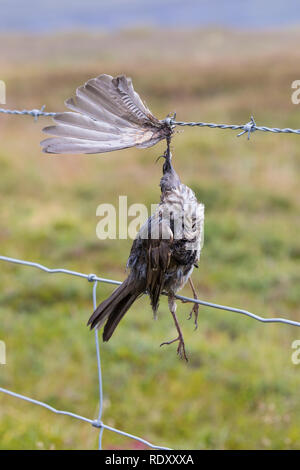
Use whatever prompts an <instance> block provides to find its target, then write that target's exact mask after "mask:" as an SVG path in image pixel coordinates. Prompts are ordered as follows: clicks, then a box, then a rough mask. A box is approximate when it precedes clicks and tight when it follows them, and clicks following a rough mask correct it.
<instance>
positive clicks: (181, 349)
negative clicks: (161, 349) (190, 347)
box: [160, 334, 188, 362]
mask: <svg viewBox="0 0 300 470" xmlns="http://www.w3.org/2000/svg"><path fill="white" fill-rule="evenodd" d="M176 341H178V342H179V344H178V347H177V354H178V356H180V359H184V360H185V361H186V362H188V358H187V354H186V350H185V344H184V340H183V336H182V334H179V336H177V338H175V339H172V340H171V341H164V342H163V343H161V344H160V346H164V345H169V344H173V343H176Z"/></svg>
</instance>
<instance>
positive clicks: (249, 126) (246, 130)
mask: <svg viewBox="0 0 300 470" xmlns="http://www.w3.org/2000/svg"><path fill="white" fill-rule="evenodd" d="M44 109H45V105H44V106H42V107H41V109H22V110H18V109H5V108H0V113H4V114H15V115H22V116H26V115H27V116H32V117H34V120H35V121H37V119H38V118H39V117H40V116H46V117H49V116H50V117H54V116H56V115H57V114H59V113H48V112H46V111H44ZM164 121H165V122H167V123H168V124H169V125H171V126H181V127H183V126H188V127H209V128H211V129H230V130H233V131H237V130H241V131H242V132H240V133H239V134H238V135H237V137H240V136H242V135H244V134H247V135H248V140H249V139H250V135H251V133H252V132H255V131H261V132H273V133H274V134H300V129H291V128H290V127H285V128H282V129H281V128H279V127H267V126H257V125H256V122H255V120H254V117H253V116H251V119H250V121H249V122H247V123H246V124H216V123H214V122H202V121H199V122H195V121H189V122H185V121H176V120H175V119H173V118H171V117H167V118H165V119H164Z"/></svg>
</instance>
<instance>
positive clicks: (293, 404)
mask: <svg viewBox="0 0 300 470" xmlns="http://www.w3.org/2000/svg"><path fill="white" fill-rule="evenodd" d="M136 34H137V33H136ZM161 34H162V33H161ZM172 34H175V33H172ZM180 34H183V33H178V35H177V36H178V38H180ZM203 34H204V33H201V34H200V32H195V33H194V35H195V36H194V39H195V41H196V43H195V44H194V42H193V44H194V48H192V47H190V48H189V47H188V46H189V45H191V44H190V43H189V41H192V38H193V35H192V34H191V36H189V35H187V37H185V41H186V45H187V47H186V50H182V49H181V48H180V47H179V46H178V47H179V48H178V50H177V53H175V51H174V50H173V49H172V57H171V58H170V59H169V60H168V61H166V50H167V46H168V40H169V39H168V38H166V37H164V42H163V47H162V50H161V51H159V50H158V52H157V54H156V57H155V60H154V59H153V57H152V56H151V57H152V58H151V57H150V55H151V54H150V45H151V44H153V45H155V44H157V41H158V39H157V34H152V33H151V32H145V33H144V35H143V33H142V32H140V33H139V35H140V36H139V38H138V40H137V39H136V38H135V34H134V33H132V35H130V34H129V33H123V36H122V34H120V35H117V36H114V37H113V44H114V46H113V47H112V46H110V48H109V49H108V50H105V48H104V46H103V45H101V44H102V43H101V41H102V39H101V38H102V37H101V36H99V38H98V39H97V37H96V38H95V37H94V36H91V37H89V36H83V39H82V46H81V41H79V43H78V44H77V46H78V49H77V50H76V52H74V51H73V49H72V44H70V38H69V37H68V36H67V37H66V39H65V41H62V38H51V37H43V38H41V43H39V44H43V47H44V48H45V51H47V50H48V49H47V48H50V45H51V48H50V49H51V50H52V49H53V46H54V45H55V44H56V45H58V44H59V45H60V47H57V48H56V49H55V48H54V51H55V53H54V56H53V57H52V58H49V59H48V57H47V54H44V55H43V54H41V53H40V49H39V47H40V45H36V49H33V50H34V53H33V54H32V57H31V60H32V64H31V67H29V64H28V66H27V67H26V66H24V69H23V70H22V73H20V69H19V68H17V67H16V62H15V60H16V57H15V56H14V55H13V52H14V51H15V54H17V53H18V54H19V55H21V56H22V53H21V52H22V47H23V45H22V38H19V39H15V38H13V37H10V38H8V40H7V43H6V44H7V50H8V51H11V56H10V57H11V58H9V55H8V53H7V58H6V62H5V64H6V65H5V67H3V69H2V71H1V73H2V74H3V77H1V79H5V80H6V82H7V90H8V100H7V105H8V107H17V108H23V107H30V108H35V107H39V106H40V105H41V104H43V103H46V104H47V108H48V110H49V111H52V110H53V111H55V110H58V109H63V100H64V99H65V98H67V97H68V96H69V95H71V94H72V93H73V91H74V90H75V88H76V86H78V85H79V84H81V83H82V82H84V81H85V80H87V79H88V78H90V77H91V76H95V75H97V74H100V73H102V72H108V73H114V74H115V73H121V72H126V73H127V74H129V75H130V76H132V78H133V80H134V83H135V86H136V88H137V89H138V90H139V92H140V93H141V95H142V96H143V97H144V98H145V99H146V100H147V103H148V105H149V106H150V108H151V109H152V110H153V112H154V113H155V114H156V115H157V116H159V117H164V116H165V115H166V114H167V113H168V112H170V111H172V110H174V109H176V110H177V115H178V119H180V120H181V119H183V120H193V119H197V120H205V121H215V122H226V123H227V122H228V123H241V122H247V120H248V119H249V115H250V114H251V113H252V112H253V113H254V115H255V117H256V120H257V122H258V124H262V125H264V124H265V125H274V126H278V127H286V126H293V127H297V128H298V127H299V122H300V121H299V109H300V108H299V107H297V106H295V105H292V103H291V101H290V92H291V89H290V85H291V82H292V81H293V80H295V79H296V78H297V77H298V75H297V74H298V66H297V63H298V62H297V61H298V56H297V54H298V52H297V50H296V48H295V51H294V52H293V49H291V48H290V47H289V45H290V41H291V38H292V33H291V32H290V33H289V34H288V35H287V36H286V37H285V36H284V35H283V33H282V34H281V35H279V34H278V36H277V35H275V36H274V34H273V33H270V35H269V36H268V35H266V36H265V37H264V41H263V42H262V41H261V38H260V37H258V38H254V37H253V38H252V42H251V44H253V41H256V40H257V42H258V43H260V44H261V43H263V47H262V48H261V49H260V48H255V47H252V48H251V51H246V53H245V54H246V55H245V54H244V49H243V50H242V46H238V45H237V44H236V43H237V42H239V41H237V33H232V34H231V33H229V32H226V33H221V32H220V33H219V34H221V35H222V34H224V35H225V36H226V40H227V41H229V43H228V42H227V46H226V47H225V42H224V43H222V42H221V43H218V44H219V45H218V46H216V47H211V48H210V49H209V55H208V56H206V55H205V53H207V44H206V45H205V44H203V45H202V42H201V41H200V39H203ZM216 34H217V33H216ZM240 34H241V37H240V39H241V42H242V43H243V41H244V39H245V37H244V36H243V35H242V33H240ZM245 34H246V33H245ZM247 34H248V33H247ZM293 34H295V38H296V37H298V36H297V35H298V33H296V32H295V33H293ZM207 35H208V36H207V37H209V38H210V37H213V32H207ZM177 36H176V37H177ZM204 37H206V36H205V35H204ZM247 37H248V36H247ZM120 38H121V39H120ZM285 38H288V39H287V40H286V42H285ZM171 39H172V38H170V41H171ZM297 40H298V39H295V41H294V44H297ZM26 41H27V42H26V43H24V51H25V48H26V50H27V45H28V44H27V43H28V42H29V43H30V41H31V39H30V38H27V39H26ZM197 41H198V42H197ZM143 42H144V43H145V44H146V46H147V47H146V49H145V50H146V51H147V53H146V57H148V55H149V60H146V59H145V60H144V62H143V61H142V55H141V54H142V52H141V43H143ZM179 42H180V41H179ZM30 44H31V43H30ZM126 44H127V46H128V48H130V50H131V58H130V60H129V61H127V62H126V61H125V59H124V57H123V56H122V53H121V52H120V50H121V51H122V50H123V49H126ZM220 44H221V45H220ZM228 44H230V47H228ZM89 45H90V51H91V52H90V55H88V56H86V50H89V47H88V46H89ZM96 45H98V46H99V47H98V48H97V47H96ZM118 46H120V49H119V47H118ZM196 46H197V47H196ZM279 46H280V47H279ZM153 47H154V46H153ZM69 48H70V50H71V49H72V51H73V52H72V54H73V55H71V58H69V60H67V57H68V50H69ZM169 50H170V48H169ZM254 50H256V53H253V51H254ZM278 50H279V52H278ZM16 51H17V52H16ZM187 51H188V52H187ZM222 51H223V52H224V54H222ZM276 51H277V52H276ZM24 54H25V52H24ZM25 56H26V54H25ZM47 122H49V121H48V120H47V119H44V120H43V119H42V118H41V119H40V120H39V122H38V123H34V122H33V120H32V119H31V118H29V117H10V116H5V117H4V116H3V117H1V119H0V137H1V149H0V169H1V170H0V197H1V209H2V210H1V218H0V245H1V250H0V251H1V254H3V255H6V256H12V257H19V258H22V259H25V260H31V261H35V262H40V263H44V264H46V265H47V266H49V267H64V268H67V269H74V270H78V271H81V272H85V273H91V272H93V273H97V274H98V275H100V276H104V277H109V278H114V279H118V280H122V279H124V278H125V270H124V268H125V264H126V260H127V256H128V253H129V250H130V245H131V240H116V241H113V240H104V241H101V240H98V239H97V238H96V234H95V230H96V225H97V222H98V219H97V217H96V208H97V206H98V204H100V203H102V202H109V203H113V204H117V202H118V197H119V195H127V196H128V204H131V203H134V202H139V203H146V204H147V206H148V207H150V205H151V204H152V203H156V202H157V201H158V199H159V187H158V183H159V178H160V175H161V163H157V164H155V159H156V158H157V156H158V155H160V154H161V153H162V151H163V148H164V144H159V145H158V146H157V147H155V148H152V149H149V150H137V149H133V150H126V151H123V152H116V153H114V154H111V155H106V156H99V157H96V156H89V157H86V156H82V157H81V156H77V157H72V156H68V157H51V156H46V155H44V154H42V153H41V151H40V147H39V141H40V140H41V139H42V137H43V136H42V133H41V129H42V127H43V125H44V124H45V123H47ZM235 135H236V133H235V132H233V131H229V130H227V131H226V130H224V131H222V130H211V129H186V130H185V131H184V132H180V133H178V134H177V135H176V136H175V137H174V139H173V153H174V162H175V166H176V169H177V170H178V173H179V174H180V176H181V178H182V180H183V181H184V182H185V183H186V184H189V185H190V186H191V187H192V188H193V189H194V191H195V192H196V194H197V196H198V198H199V199H200V200H201V201H202V202H204V204H205V206H206V222H205V244H204V248H203V253H202V257H201V262H200V265H199V269H198V270H195V274H194V276H193V277H194V283H195V285H196V287H197V290H198V291H199V294H200V297H201V298H202V299H204V300H208V301H213V302H217V303H223V304H226V305H231V306H234V307H241V308H245V309H247V310H250V311H252V312H254V313H257V314H260V315H263V316H265V317H271V316H281V317H286V318H290V319H294V320H298V321H300V307H299V305H300V291H299V280H300V274H299V257H300V242H299V235H298V234H299V230H300V220H299V176H298V172H299V168H300V163H299V162H300V150H299V148H300V147H299V137H297V136H291V135H273V134H272V135H268V134H259V133H258V132H257V133H255V134H253V135H252V137H251V140H250V142H248V141H247V139H246V138H243V137H241V138H239V139H236V137H235ZM0 285H1V289H0V318H1V322H0V340H5V342H6V345H7V365H6V366H0V368H1V370H0V372H1V376H0V385H1V386H2V387H6V388H9V389H11V390H13V391H15V392H18V393H22V394H25V395H28V396H30V397H33V398H36V399H38V400H43V401H45V402H47V403H48V404H50V405H52V406H54V407H57V408H60V409H65V410H68V411H72V412H75V413H78V414H81V415H83V416H87V417H90V418H94V417H96V416H97V406H98V389H97V370H96V356H95V346H94V338H93V334H92V333H90V332H89V330H88V329H87V328H86V321H87V319H88V317H89V315H90V314H91V312H92V286H91V284H89V283H88V282H87V281H85V280H81V279H76V278H72V277H68V276H64V275H49V274H46V273H41V272H39V271H37V270H35V269H33V268H26V267H21V266H13V265H10V264H6V263H1V265H0ZM112 289H113V286H108V285H99V287H98V300H99V301H100V300H101V299H104V298H105V296H107V295H109V293H110V292H111V291H112ZM184 293H185V294H187V295H190V292H189V290H188V289H187V288H186V289H185V290H184ZM189 309H190V306H189V305H183V304H180V303H179V305H178V315H179V318H180V321H181V324H182V327H183V331H184V335H185V340H186V344H187V350H188V354H189V358H190V361H189V363H188V364H186V363H184V362H182V361H180V360H179V359H178V358H177V357H176V346H175V345H173V346H169V347H165V348H159V344H160V343H161V342H162V341H164V340H167V339H171V338H172V335H173V334H174V333H175V332H174V327H173V323H172V320H171V317H170V314H169V312H168V308H167V304H166V299H165V298H162V299H161V305H160V308H159V315H158V320H157V321H154V320H153V318H152V313H151V309H150V306H149V302H148V299H147V298H142V299H140V300H139V301H138V302H137V303H136V304H135V305H134V306H133V307H132V308H131V310H130V311H129V312H128V314H127V315H126V317H125V318H124V320H123V321H122V323H121V325H120V327H119V329H118V330H117V332H116V334H115V335H114V337H113V338H112V340H111V341H110V342H109V343H107V344H105V345H103V346H101V354H102V364H103V376H104V415H103V420H104V422H105V423H107V424H108V425H111V426H114V427H118V428H120V429H121V430H126V431H128V432H131V433H134V434H137V435H140V436H142V437H144V438H145V439H148V440H150V441H151V442H154V443H156V444H161V445H165V446H169V447H174V448H187V449H188V448H200V449H214V448H218V449H223V448H225V449H249V448H259V449H286V448H292V449H299V447H300V446H299V442H300V419H299V418H300V401H299V397H298V395H299V394H298V390H299V386H300V375H299V373H300V368H299V367H300V366H296V365H293V364H292V362H291V354H292V352H293V350H292V349H291V343H292V341H293V340H295V339H299V334H300V333H299V331H298V330H297V329H296V328H294V327H290V326H286V325H279V324H277V325H263V324H260V323H258V322H255V321H254V320H251V319H249V318H246V317H243V316H240V315H236V314H234V313H229V312H222V311H219V310H213V309H209V308H205V307H201V308H200V319H199V328H198V330H197V331H193V324H192V323H191V322H188V321H186V318H187V316H188V313H189ZM97 434H98V433H97V430H96V429H95V428H93V427H91V426H89V425H87V424H85V423H80V422H77V421H75V420H73V419H71V418H68V417H63V416H57V415H53V414H51V412H49V411H47V410H43V409H41V408H39V407H35V406H34V405H31V404H28V403H24V402H22V401H20V400H16V399H14V398H12V397H8V396H5V395H2V394H1V395H0V448H3V449H7V448H9V449H28V448H33V449H37V448H43V449H52V448H55V449H66V448H72V449H87V448H95V447H96V445H97ZM103 442H104V447H105V448H136V444H135V443H134V442H132V441H130V440H128V439H125V438H122V437H119V436H116V435H114V434H113V433H110V432H108V431H105V432H104V438H103Z"/></svg>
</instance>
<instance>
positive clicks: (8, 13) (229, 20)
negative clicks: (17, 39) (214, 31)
mask: <svg viewBox="0 0 300 470" xmlns="http://www.w3.org/2000/svg"><path fill="white" fill-rule="evenodd" d="M297 23H300V4H299V1H298V0H264V1H263V2H261V1H260V0H252V1H251V2H241V0H227V1H226V2H225V1H223V2H222V1H220V0H210V1H207V0H185V1H184V2H183V1H182V0H151V2H149V1H146V0H85V1H84V2H83V1H79V0H59V1H58V0H44V1H43V2H38V1H36V0H27V1H26V2H24V0H2V1H1V15H0V30H2V31H35V32H40V31H53V30H66V29H78V28H79V29H87V28H93V29H104V30H112V29H118V28H127V27H132V26H137V25H141V26H166V27H173V28H178V27H189V26H191V27H195V26H225V27H235V28H274V27H284V26H290V25H295V24H297Z"/></svg>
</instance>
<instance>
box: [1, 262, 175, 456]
mask: <svg viewBox="0 0 300 470" xmlns="http://www.w3.org/2000/svg"><path fill="white" fill-rule="evenodd" d="M0 261H6V262H8V263H14V264H21V265H23V266H31V267H34V268H37V269H40V270H41V271H45V272H47V273H51V274H58V273H62V274H69V275H71V276H77V277H80V278H83V279H87V280H88V281H89V282H92V283H93V308H94V310H95V309H96V307H97V296H96V290H97V285H98V282H105V283H108V284H117V285H118V284H122V283H121V282H118V281H114V280H112V279H104V278H101V277H98V276H96V275H95V274H83V273H79V272H76V271H69V270H68V269H49V268H47V267H46V266H43V265H41V264H38V263H32V262H30V261H24V260H20V259H15V258H8V257H7V256H0ZM95 344H96V357H97V371H98V384H99V413H98V417H97V419H91V418H86V417H84V416H80V415H78V414H75V413H71V412H70V411H63V410H57V409H56V408H54V407H53V406H50V405H48V404H47V403H44V402H42V401H39V400H35V399H33V398H29V397H26V396H24V395H21V394H19V393H15V392H12V391H11V390H7V389H5V388H2V387H0V392H2V393H5V394H7V395H10V396H12V397H15V398H19V399H21V400H25V401H27V402H30V403H33V404H34V405H39V406H42V407H43V408H46V409H47V410H49V411H52V412H53V413H56V414H59V415H66V416H70V417H72V418H75V419H78V420H81V421H84V422H86V423H90V424H91V425H92V426H94V427H95V428H98V429H99V430H100V431H99V445H98V449H99V450H102V435H103V431H104V429H106V430H108V431H112V432H114V433H116V434H120V435H122V436H125V437H129V438H131V439H134V440H136V441H138V442H141V443H142V444H145V445H146V446H149V447H151V448H152V449H161V450H170V448H169V447H162V446H157V445H154V444H151V442H148V441H146V440H145V439H142V438H141V437H138V436H135V435H133V434H129V433H128V432H125V431H121V430H120V429H116V428H113V427H111V426H108V425H107V424H104V423H103V422H102V413H103V382H102V370H101V358H100V347H99V336H98V330H95Z"/></svg>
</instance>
